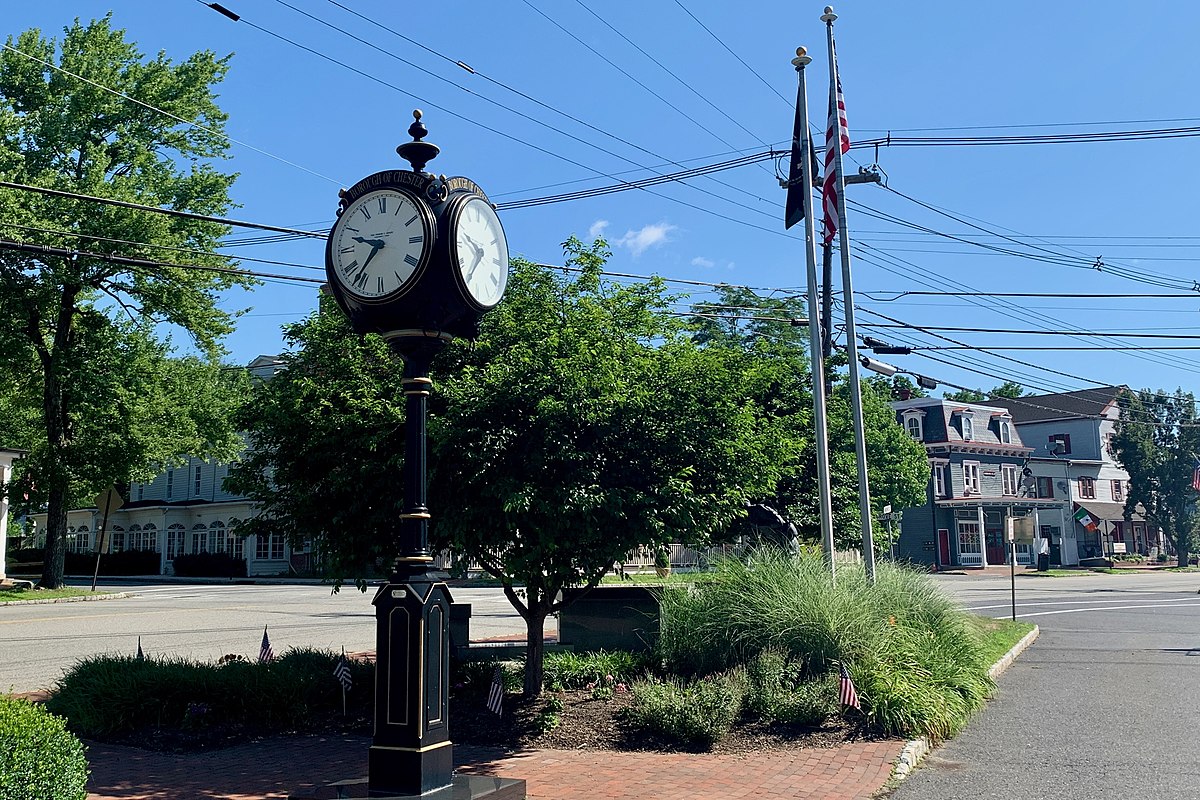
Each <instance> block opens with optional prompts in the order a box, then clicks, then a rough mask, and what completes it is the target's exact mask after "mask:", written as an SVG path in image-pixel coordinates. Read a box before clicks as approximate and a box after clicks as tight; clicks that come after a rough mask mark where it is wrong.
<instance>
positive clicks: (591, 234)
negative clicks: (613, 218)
mask: <svg viewBox="0 0 1200 800" xmlns="http://www.w3.org/2000/svg"><path fill="white" fill-rule="evenodd" d="M607 227H608V220H606V219H598V220H596V221H595V222H593V223H592V227H590V228H588V238H589V239H598V238H600V237H601V236H603V235H604V229H605V228H607Z"/></svg>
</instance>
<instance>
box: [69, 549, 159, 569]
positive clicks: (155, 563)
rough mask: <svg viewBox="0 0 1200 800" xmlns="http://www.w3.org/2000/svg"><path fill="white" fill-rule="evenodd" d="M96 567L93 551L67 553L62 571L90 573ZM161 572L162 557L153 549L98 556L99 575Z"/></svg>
mask: <svg viewBox="0 0 1200 800" xmlns="http://www.w3.org/2000/svg"><path fill="white" fill-rule="evenodd" d="M95 569H96V554H95V553H67V554H66V556H65V557H64V559H63V572H65V573H66V574H68V575H91V574H92V573H93V572H94V571H95ZM160 572H162V557H161V556H160V555H159V554H158V553H156V552H155V551H153V550H122V551H120V552H119V553H106V554H105V555H102V556H101V557H100V574H101V575H158V574H159V573H160Z"/></svg>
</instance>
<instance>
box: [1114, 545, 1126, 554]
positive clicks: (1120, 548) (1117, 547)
mask: <svg viewBox="0 0 1200 800" xmlns="http://www.w3.org/2000/svg"><path fill="white" fill-rule="evenodd" d="M1112 551H1113V553H1114V554H1115V553H1124V552H1126V550H1125V543H1124V542H1113V543H1112Z"/></svg>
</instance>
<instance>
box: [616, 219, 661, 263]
mask: <svg viewBox="0 0 1200 800" xmlns="http://www.w3.org/2000/svg"><path fill="white" fill-rule="evenodd" d="M675 230H676V227H675V226H674V225H671V224H669V223H666V222H659V223H658V224H656V225H646V226H644V227H643V228H641V229H640V230H636V231H634V230H630V231H626V232H625V235H624V236H622V237H621V238H620V239H617V240H615V241H614V242H613V244H615V245H617V246H619V247H628V248H629V251H630V252H631V253H633V255H634V257H637V256H640V255H641V254H642V253H644V252H646V251H647V250H648V249H650V248H651V247H657V246H659V245H661V244H666V243H667V242H669V241H671V234H672V233H673V232H674V231H675Z"/></svg>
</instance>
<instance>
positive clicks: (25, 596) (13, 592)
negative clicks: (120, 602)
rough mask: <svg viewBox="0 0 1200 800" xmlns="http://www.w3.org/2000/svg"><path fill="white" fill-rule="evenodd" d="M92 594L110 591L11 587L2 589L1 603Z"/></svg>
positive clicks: (0, 594)
mask: <svg viewBox="0 0 1200 800" xmlns="http://www.w3.org/2000/svg"><path fill="white" fill-rule="evenodd" d="M91 594H108V592H89V591H88V590H87V589H76V588H73V587H68V588H66V589H9V590H5V591H0V603H11V602H13V601H14V600H57V599H59V598H61V597H85V596H87V595H91Z"/></svg>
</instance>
